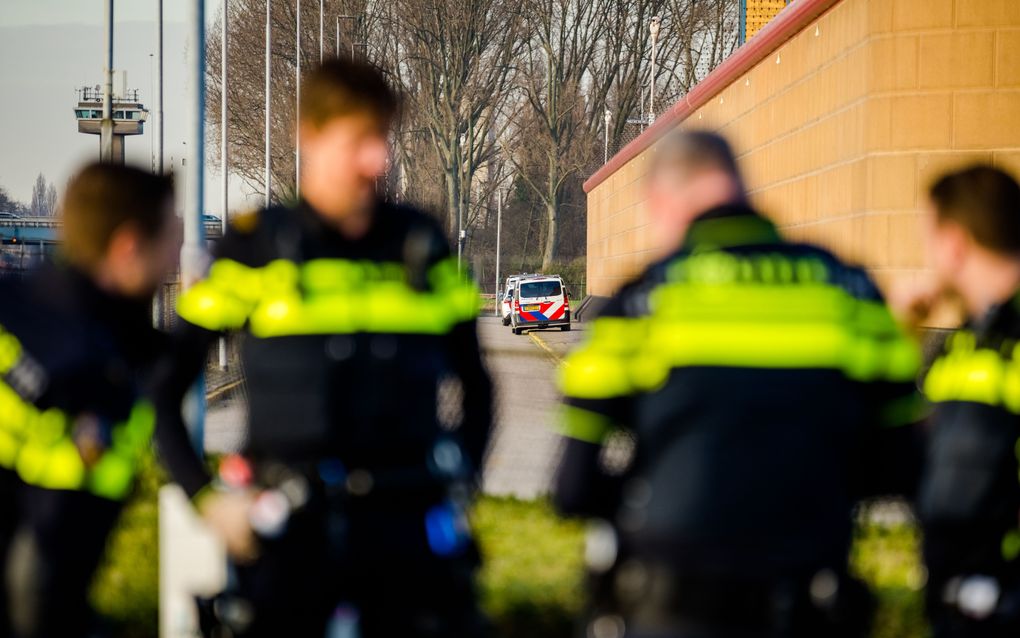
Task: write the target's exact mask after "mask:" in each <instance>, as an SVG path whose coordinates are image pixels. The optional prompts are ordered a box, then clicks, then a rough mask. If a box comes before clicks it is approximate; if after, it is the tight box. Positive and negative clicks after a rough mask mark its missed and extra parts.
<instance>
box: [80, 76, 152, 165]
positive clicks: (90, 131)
mask: <svg viewBox="0 0 1020 638" xmlns="http://www.w3.org/2000/svg"><path fill="white" fill-rule="evenodd" d="M112 106H113V161H114V162H115V163H117V164H123V163H124V136H126V135H141V134H142V128H143V124H144V122H145V120H146V119H147V118H148V116H149V111H148V110H147V109H146V108H145V106H144V105H142V103H141V102H139V101H138V89H133V90H130V91H128V90H121V91H120V94H115V95H114V96H113V104H112ZM74 116H75V118H76V119H77V120H78V132H79V133H85V134H87V135H99V134H100V129H101V125H102V122H103V91H102V88H101V87H100V86H98V85H97V86H95V87H89V86H83V87H81V88H80V89H78V105H77V106H76V107H75V108H74ZM100 143H102V142H100Z"/></svg>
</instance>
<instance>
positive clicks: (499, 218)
mask: <svg viewBox="0 0 1020 638" xmlns="http://www.w3.org/2000/svg"><path fill="white" fill-rule="evenodd" d="M502 233H503V191H502V189H500V190H497V191H496V308H495V312H496V316H497V317H498V316H500V315H501V314H502V313H501V312H500V309H501V307H502V296H503V289H502V287H501V286H500V284H499V247H500V244H499V241H500V236H501V235H502Z"/></svg>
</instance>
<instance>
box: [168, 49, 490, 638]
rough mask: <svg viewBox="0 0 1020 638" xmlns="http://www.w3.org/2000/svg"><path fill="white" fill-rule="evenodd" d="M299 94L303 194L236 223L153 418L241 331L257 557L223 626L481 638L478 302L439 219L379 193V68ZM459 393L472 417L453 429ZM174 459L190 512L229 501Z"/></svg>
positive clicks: (176, 404) (482, 421)
mask: <svg viewBox="0 0 1020 638" xmlns="http://www.w3.org/2000/svg"><path fill="white" fill-rule="evenodd" d="M303 87H304V91H305V93H304V99H303V100H302V103H301V112H300V129H301V144H302V160H303V166H302V171H301V184H300V186H301V199H300V200H299V201H298V202H297V203H295V204H294V205H291V206H270V207H268V208H266V209H264V210H261V211H259V212H257V213H254V214H251V215H246V216H242V217H238V218H237V219H235V221H234V224H233V228H232V229H231V231H230V232H229V233H228V235H227V236H226V237H225V238H224V240H223V241H222V242H221V243H220V244H219V246H218V248H217V251H216V255H215V259H214V261H213V262H212V265H211V267H210V268H209V271H208V275H207V276H206V277H205V278H204V279H202V280H201V281H199V282H198V283H197V284H196V285H194V286H193V287H192V288H190V289H189V290H188V291H187V292H186V293H184V295H183V296H182V297H181V298H180V301H179V304H178V312H179V314H180V316H181V318H182V319H183V320H184V322H185V325H184V334H183V335H182V342H181V345H180V347H179V356H178V357H176V358H175V361H174V362H173V365H172V366H171V367H170V368H171V369H170V370H169V371H168V374H167V375H166V377H165V381H164V383H163V391H162V392H161V393H160V396H161V398H160V400H159V405H158V411H159V418H160V419H167V420H173V419H179V418H180V398H181V394H182V392H183V390H184V389H185V388H186V387H187V386H188V384H189V383H190V382H191V380H192V379H193V378H194V375H195V374H196V373H197V372H198V371H199V369H200V368H201V365H202V364H203V362H204V361H205V357H206V351H207V349H208V347H209V345H210V344H211V343H213V341H214V340H215V339H216V338H217V337H218V336H219V335H220V334H221V333H224V332H226V331H240V332H241V333H242V335H243V339H242V342H241V343H242V360H243V364H244V370H245V375H246V379H247V387H248V392H247V394H248V397H249V410H248V412H249V417H248V426H249V433H248V438H247V441H246V444H245V449H244V454H243V456H244V458H243V460H241V461H238V460H237V459H232V460H231V461H230V464H229V467H228V466H224V468H223V470H224V471H223V472H221V478H222V479H224V480H222V481H218V483H221V484H232V485H233V486H234V488H235V489H248V490H253V491H254V492H255V493H257V494H258V497H257V499H256V501H255V503H254V505H253V507H252V510H251V516H250V519H251V521H252V524H253V527H254V529H255V531H256V532H258V535H259V547H258V558H257V559H256V560H254V562H250V563H248V564H244V563H243V562H242V563H241V564H240V565H239V566H238V569H237V581H238V584H237V589H236V591H234V592H232V593H231V594H230V595H229V596H225V597H224V598H223V599H221V600H220V601H219V602H218V604H217V609H218V610H219V616H220V620H221V622H223V623H224V624H226V625H227V626H228V627H229V628H230V630H231V631H233V633H234V634H235V635H241V636H282V635H294V636H298V635H300V636H321V635H323V631H324V630H325V627H326V624H327V621H328V620H329V618H330V616H331V614H333V612H334V610H336V609H341V612H342V613H341V614H340V616H342V617H343V618H345V619H347V621H346V622H347V623H348V624H352V623H351V619H352V618H354V617H357V618H359V621H358V625H359V626H360V632H361V635H362V636H364V637H366V638H372V637H374V636H451V637H452V636H474V635H477V634H478V632H479V631H480V630H481V621H480V617H479V615H478V613H477V611H476V609H475V605H474V595H473V585H472V578H473V572H474V569H475V566H476V563H477V559H476V557H475V555H474V549H473V544H472V541H471V538H470V534H469V530H468V528H467V523H466V521H465V519H464V516H463V508H464V506H465V496H466V495H467V494H468V493H469V492H468V490H469V487H470V485H469V483H470V481H471V479H472V476H473V472H474V471H476V470H477V469H478V468H479V467H480V464H481V461H482V455H483V453H484V450H485V446H486V442H487V438H488V433H489V427H490V420H491V415H490V411H491V405H490V404H491V396H490V395H491V389H490V382H489V378H488V375H487V373H486V371H485V368H484V367H483V364H482V361H481V357H480V353H479V345H478V341H477V335H476V331H475V317H476V313H477V309H478V292H477V290H476V289H475V288H474V287H473V286H472V285H470V284H469V283H467V282H466V280H465V279H464V278H462V277H461V276H459V273H458V266H457V262H456V261H455V260H453V259H452V258H451V256H450V251H449V247H448V244H447V242H446V240H445V237H444V235H443V232H442V231H441V229H440V228H439V227H438V225H437V224H436V223H435V222H434V221H433V220H432V219H431V218H430V217H428V216H427V215H425V214H423V213H420V212H418V211H416V210H414V209H411V208H408V207H406V206H397V205H394V204H390V203H387V202H384V201H382V200H380V199H379V198H378V197H377V195H376V193H375V186H376V181H377V179H378V178H379V177H380V176H381V175H382V174H383V173H384V171H385V169H386V166H387V162H388V141H387V136H388V134H389V129H390V124H391V120H392V118H393V117H394V115H395V113H396V109H397V100H396V97H395V95H394V94H393V92H392V91H391V89H390V88H389V87H388V86H387V84H386V82H385V80H384V79H383V77H382V76H381V74H380V73H379V71H378V70H376V69H375V68H374V67H371V66H369V65H367V64H364V63H361V62H354V61H341V60H332V61H328V62H326V63H325V64H323V65H322V66H321V67H319V68H317V69H316V70H314V71H312V72H311V73H310V74H309V75H308V76H307V78H306V79H305V81H304V83H303ZM450 379H452V380H455V381H456V380H459V382H460V385H461V387H462V395H461V396H462V402H461V403H462V408H463V409H462V412H463V414H462V419H461V420H460V422H459V424H453V425H459V427H456V428H454V429H444V427H443V424H442V422H441V421H440V418H439V416H438V414H437V400H438V389H439V387H440V385H441V384H444V383H445V382H446V381H447V380H450ZM164 453H166V451H164ZM170 456H174V457H175V458H176V459H177V461H176V462H171V463H170V466H171V471H172V472H173V473H174V474H175V476H176V477H177V478H178V479H179V480H180V481H181V483H182V485H184V486H185V488H186V489H187V490H188V491H189V492H190V493H191V494H193V495H195V497H196V499H197V500H199V501H202V500H203V499H204V498H205V495H206V494H208V493H209V492H210V491H212V490H215V489H217V487H218V486H215V485H214V486H213V487H209V485H208V479H207V478H206V477H205V476H204V475H203V473H202V471H201V467H200V466H199V465H197V464H196V463H195V462H194V461H193V460H188V455H187V446H186V445H183V444H182V445H180V446H179V448H178V449H177V450H176V451H171V452H170ZM244 467H248V468H249V469H247V470H245V469H243V468H244ZM248 473H250V474H251V475H252V476H253V480H252V481H251V484H250V485H247V486H246V485H245V481H244V480H238V477H244V476H246V475H247V474H248Z"/></svg>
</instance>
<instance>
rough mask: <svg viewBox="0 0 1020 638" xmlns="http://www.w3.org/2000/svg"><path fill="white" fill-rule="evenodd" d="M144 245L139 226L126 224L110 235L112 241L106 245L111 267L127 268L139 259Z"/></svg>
mask: <svg viewBox="0 0 1020 638" xmlns="http://www.w3.org/2000/svg"><path fill="white" fill-rule="evenodd" d="M143 244H144V241H143V239H142V234H141V229H140V228H139V227H138V224H136V223H134V222H130V221H128V222H124V223H122V224H120V225H119V226H117V228H115V229H114V231H113V232H112V233H111V234H110V241H109V242H108V243H107V244H106V261H107V262H109V263H110V264H111V265H120V266H126V265H128V264H130V263H132V262H134V261H136V260H137V259H138V258H139V256H140V255H141V253H142V251H143Z"/></svg>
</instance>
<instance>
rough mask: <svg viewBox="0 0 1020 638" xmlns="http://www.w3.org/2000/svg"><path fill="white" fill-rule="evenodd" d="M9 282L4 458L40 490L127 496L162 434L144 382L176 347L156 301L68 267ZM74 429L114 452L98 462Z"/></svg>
mask: <svg viewBox="0 0 1020 638" xmlns="http://www.w3.org/2000/svg"><path fill="white" fill-rule="evenodd" d="M2 288H3V291H4V292H3V294H2V297H3V303H2V304H0V340H2V341H3V345H2V346H0V349H2V350H3V351H4V352H5V355H4V356H3V357H2V358H3V359H4V360H5V361H4V365H3V366H2V367H3V373H2V384H0V393H2V396H0V400H2V401H3V402H4V405H3V407H2V410H3V412H4V419H3V421H4V423H3V424H2V425H3V430H4V434H5V435H6V436H3V437H2V438H3V441H2V445H3V447H4V449H3V450H0V455H2V456H3V457H4V461H3V465H4V466H5V467H7V469H12V470H16V471H17V472H18V474H19V475H20V476H21V478H22V479H23V480H24V481H26V482H27V483H29V484H32V485H36V486H37V487H43V488H49V489H68V490H82V491H87V492H92V493H94V494H96V495H98V496H102V497H104V498H109V499H112V500H121V499H122V498H124V497H125V496H126V495H127V493H128V491H129V489H130V487H131V484H132V479H133V475H134V471H135V469H136V464H137V462H138V460H139V456H140V455H141V454H142V453H144V451H145V450H147V449H148V447H149V444H150V437H151V434H152V427H153V417H152V409H151V407H149V406H147V405H144V402H143V401H141V397H142V394H143V392H144V379H145V378H146V374H147V372H148V370H149V369H150V367H151V365H152V364H153V362H154V361H155V360H156V359H157V358H158V356H159V355H160V354H161V353H162V352H163V351H164V349H165V348H166V346H167V342H166V337H165V336H164V335H162V334H161V333H159V332H157V331H156V330H154V329H153V328H152V319H151V315H150V313H149V304H148V301H147V300H144V299H142V300H135V299H128V298H124V297H120V296H117V295H112V294H108V293H106V292H104V291H102V290H101V289H99V288H98V287H97V286H96V285H95V284H94V283H93V281H92V280H91V279H90V278H89V277H88V276H86V275H84V274H83V273H81V272H79V271H77V270H75V269H74V268H71V267H69V266H63V265H48V266H44V267H42V268H41V269H40V270H38V271H36V272H33V273H30V274H29V275H28V276H27V277H26V278H25V279H23V280H7V281H5V282H4V283H3V285H2ZM8 355H10V356H8ZM74 436H78V437H79V443H81V442H83V441H85V440H88V444H87V445H88V446H89V447H90V448H92V450H93V451H94V452H95V453H96V454H97V455H98V454H99V452H102V451H104V450H105V453H104V454H103V456H102V458H101V459H95V461H96V464H95V465H94V466H93V467H85V465H88V463H85V464H83V460H82V458H81V457H80V456H79V454H78V451H77V450H76V449H75V445H74V443H73V442H72V438H73V437H74ZM8 448H10V449H8Z"/></svg>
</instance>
